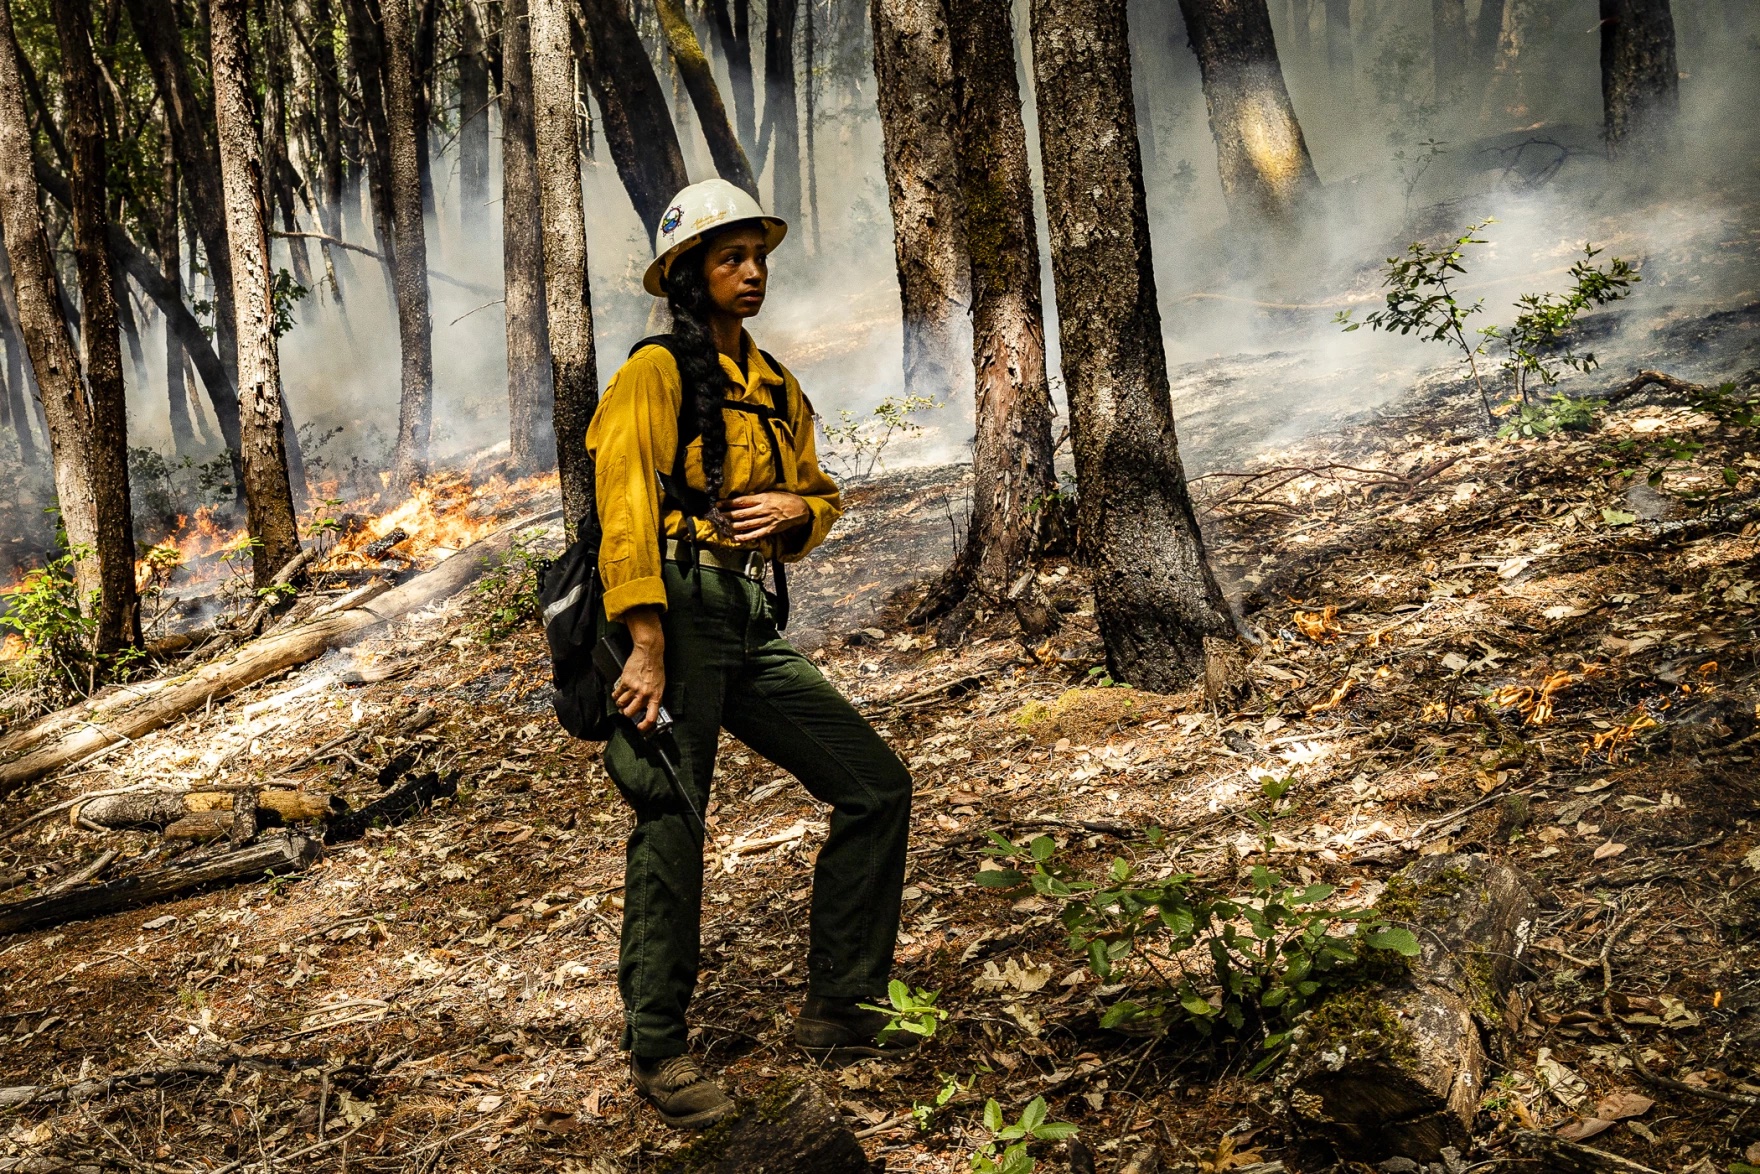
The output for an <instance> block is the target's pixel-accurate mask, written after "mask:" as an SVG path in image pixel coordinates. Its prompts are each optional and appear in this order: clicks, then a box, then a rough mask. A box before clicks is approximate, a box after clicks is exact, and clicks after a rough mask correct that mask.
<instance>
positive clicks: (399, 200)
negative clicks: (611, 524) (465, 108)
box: [380, 0, 434, 492]
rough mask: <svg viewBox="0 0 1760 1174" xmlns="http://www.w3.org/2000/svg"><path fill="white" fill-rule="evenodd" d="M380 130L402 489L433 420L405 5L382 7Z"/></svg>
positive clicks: (397, 0)
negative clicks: (398, 365) (393, 291)
mask: <svg viewBox="0 0 1760 1174" xmlns="http://www.w3.org/2000/svg"><path fill="white" fill-rule="evenodd" d="M380 12H381V14H382V15H383V17H384V20H385V66H386V68H385V81H386V86H385V127H386V133H387V135H388V136H389V139H390V155H391V176H390V179H391V225H392V232H393V238H392V239H393V247H394V248H395V250H396V260H395V262H394V263H393V265H392V276H393V277H394V278H395V280H396V283H397V335H398V341H399V343H400V344H401V348H402V352H403V394H402V396H401V398H400V399H399V401H398V411H397V450H396V452H395V453H394V454H393V456H392V461H391V484H392V487H393V488H394V489H396V490H398V491H400V492H401V491H402V490H404V489H407V488H408V486H409V484H410V483H411V482H412V481H416V480H419V479H420V478H421V477H422V475H423V474H425V473H426V472H427V471H428V429H429V425H430V424H431V423H432V421H433V415H434V338H433V334H434V327H433V323H432V322H431V321H430V319H429V317H428V240H427V232H426V229H425V227H424V223H423V213H422V166H421V157H420V150H419V146H418V140H419V139H420V137H421V135H422V133H423V129H422V127H421V124H419V123H418V122H417V121H416V93H415V90H416V77H415V71H414V64H415V59H414V56H413V52H414V51H413V48H412V41H411V37H412V35H413V33H414V29H413V28H412V27H411V23H410V11H409V0H383V2H382V3H381V4H380Z"/></svg>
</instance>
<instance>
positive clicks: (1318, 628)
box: [1291, 607, 1344, 644]
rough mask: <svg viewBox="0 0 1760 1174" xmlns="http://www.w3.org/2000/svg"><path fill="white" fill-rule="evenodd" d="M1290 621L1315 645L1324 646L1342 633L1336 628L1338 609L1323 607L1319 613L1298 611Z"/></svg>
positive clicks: (1340, 629) (1341, 630)
mask: <svg viewBox="0 0 1760 1174" xmlns="http://www.w3.org/2000/svg"><path fill="white" fill-rule="evenodd" d="M1291 621H1292V622H1293V623H1294V624H1295V626H1296V628H1297V629H1299V630H1300V631H1301V633H1302V635H1304V636H1306V637H1307V638H1308V639H1310V640H1312V641H1313V642H1314V643H1316V644H1325V643H1327V642H1328V641H1329V640H1331V639H1332V637H1333V636H1334V635H1335V634H1338V633H1341V632H1343V631H1344V629H1343V628H1341V627H1339V626H1338V608H1337V607H1324V608H1321V609H1320V610H1319V611H1298V612H1297V613H1296V614H1295V615H1294V616H1292V617H1291Z"/></svg>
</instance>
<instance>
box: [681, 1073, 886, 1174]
mask: <svg viewBox="0 0 1760 1174" xmlns="http://www.w3.org/2000/svg"><path fill="white" fill-rule="evenodd" d="M664 1169H665V1171H666V1174H869V1172H870V1171H871V1170H872V1169H873V1167H872V1166H871V1165H869V1163H868V1156H867V1155H866V1154H865V1153H863V1152H862V1146H861V1143H860V1142H858V1141H857V1140H856V1135H855V1134H853V1133H851V1132H850V1131H849V1129H848V1128H847V1127H845V1125H844V1124H843V1122H842V1121H841V1120H840V1119H839V1118H838V1116H837V1111H836V1110H835V1109H833V1108H832V1107H831V1102H829V1101H827V1100H826V1099H825V1094H824V1093H822V1092H820V1091H819V1089H818V1087H817V1086H815V1085H813V1084H811V1083H809V1082H807V1081H799V1082H795V1081H790V1080H778V1081H776V1082H774V1083H773V1084H771V1085H770V1086H769V1087H768V1088H767V1089H765V1090H764V1092H763V1094H762V1095H760V1096H759V1097H758V1099H757V1100H755V1101H752V1102H749V1103H748V1102H741V1104H740V1107H739V1110H738V1112H736V1113H735V1114H734V1115H733V1116H731V1117H728V1118H726V1119H724V1120H723V1121H721V1122H720V1123H719V1124H717V1125H716V1126H715V1127H714V1128H712V1129H710V1130H709V1131H708V1132H707V1133H705V1134H703V1136H702V1137H700V1138H698V1139H697V1140H696V1141H695V1142H693V1143H691V1145H690V1146H689V1147H688V1148H686V1149H684V1150H682V1151H680V1153H679V1154H678V1156H677V1157H675V1158H674V1159H673V1160H672V1162H671V1163H670V1164H668V1165H667V1166H666V1167H664Z"/></svg>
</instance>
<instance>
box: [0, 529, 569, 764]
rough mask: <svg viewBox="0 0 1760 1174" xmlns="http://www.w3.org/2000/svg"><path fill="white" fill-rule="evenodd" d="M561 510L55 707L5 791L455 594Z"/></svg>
mask: <svg viewBox="0 0 1760 1174" xmlns="http://www.w3.org/2000/svg"><path fill="white" fill-rule="evenodd" d="M559 514H560V511H552V512H550V513H546V514H542V515H539V516H536V517H531V518H524V519H521V520H520V521H518V522H514V523H512V524H510V525H507V526H504V527H502V528H501V529H500V530H497V531H496V532H495V533H493V534H491V535H489V536H488V537H486V538H482V539H479V540H478V541H476V542H473V543H471V544H470V545H469V546H467V547H465V548H464V549H463V550H461V551H459V552H458V553H457V554H455V555H453V556H452V557H451V558H449V559H447V560H446V561H445V562H443V563H441V564H440V565H439V566H437V567H435V568H434V569H433V570H431V571H428V572H426V573H425V574H422V575H418V576H416V577H415V578H413V579H411V580H410V581H409V582H407V583H404V584H403V585H402V586H399V587H396V588H393V589H392V590H390V591H388V592H386V593H385V594H384V595H381V596H380V597H379V598H378V599H376V600H374V601H373V603H372V605H371V606H359V607H352V608H349V609H348V610H347V611H339V612H331V613H328V614H325V615H323V616H321V617H320V618H317V619H314V620H312V621H311V622H309V623H306V624H302V625H300V626H298V627H295V628H290V629H288V630H287V631H284V632H276V633H274V634H272V635H269V636H265V637H263V638H262V639H260V640H255V641H253V642H251V643H249V644H246V645H245V646H243V647H242V648H239V649H238V650H237V651H236V652H234V653H233V654H232V655H230V656H227V657H225V658H223V659H221V660H217V661H214V662H212V663H210V664H207V665H204V666H202V667H201V668H199V669H195V670H193V671H191V672H188V673H184V674H182V675H181V676H178V677H173V678H171V679H170V680H168V681H166V682H164V683H154V685H153V687H150V688H149V687H145V686H143V687H140V688H137V689H133V690H130V691H126V692H125V695H124V696H123V697H122V698H121V699H120V700H119V701H118V702H117V703H115V704H109V703H100V704H99V705H96V706H81V707H76V709H75V710H73V711H63V713H62V714H52V715H50V716H49V717H48V718H45V719H44V720H43V721H41V722H38V723H37V725H36V726H35V727H33V730H42V731H44V733H45V738H46V742H47V744H42V743H40V742H36V741H16V740H15V741H14V743H13V744H14V747H15V749H20V750H25V753H24V754H23V755H22V756H21V757H19V758H16V759H14V760H13V761H11V762H8V763H7V764H5V765H4V766H0V798H4V797H5V796H7V795H9V794H10V793H11V792H12V791H14V790H16V789H17V788H19V787H21V786H23V785H25V784H26V783H32V782H35V781H36V780H38V779H40V778H43V777H44V776H45V775H48V774H52V773H53V772H55V771H57V770H60V769H61V768H63V767H65V766H70V765H72V764H73V763H76V762H79V761H81V760H82V759H84V758H86V757H88V756H90V755H92V754H96V753H98V752H99V751H101V750H104V749H106V748H108V747H110V746H113V745H115V744H117V743H118V742H126V741H132V740H134V739H136V738H139V737H141V736H142V735H144V734H148V733H151V732H152V731H153V730H156V729H159V728H160V727H162V726H165V725H169V724H170V723H171V722H174V721H176V720H177V719H178V718H180V717H183V716H184V715H185V714H188V713H192V712H194V711H195V710H197V709H200V708H202V707H203V706H204V705H207V704H208V703H210V702H212V701H219V700H222V699H224V698H227V697H230V696H232V695H233V694H234V693H237V692H238V691H240V690H241V689H246V688H249V687H250V686H252V685H255V684H257V683H258V682H260V681H264V680H267V679H268V678H270V677H272V676H275V675H277V674H279V673H284V672H286V671H287V670H288V669H291V668H296V667H298V666H299V665H302V664H305V663H306V662H307V661H310V660H314V659H316V658H317V657H319V656H321V655H323V654H324V653H325V652H327V651H329V650H330V649H331V648H333V647H335V646H336V645H338V644H340V643H341V642H343V641H344V640H347V639H354V638H358V637H359V636H360V635H361V634H362V633H364V632H365V631H366V630H368V629H370V628H373V627H376V626H378V625H379V624H383V623H385V622H387V621H389V620H394V619H397V618H398V617H400V616H403V615H406V614H408V613H410V612H413V611H416V610H418V609H420V608H423V607H426V606H428V605H429V604H432V603H438V602H440V601H441V600H444V599H448V598H450V597H451V596H453V595H455V594H457V593H458V592H459V591H461V590H462V589H463V588H465V587H466V586H468V585H469V584H471V583H472V582H474V581H475V580H476V579H478V578H479V577H480V576H481V575H482V574H483V573H484V572H485V571H487V570H488V569H489V568H490V566H491V565H493V562H494V560H495V559H496V558H498V557H500V556H501V555H503V554H505V553H506V552H507V550H508V549H509V548H510V547H512V545H513V544H514V542H515V540H516V539H518V538H519V537H520V535H521V534H522V533H523V532H525V531H526V530H529V529H530V528H531V527H532V526H534V525H537V524H539V523H542V522H547V521H550V520H552V519H554V518H556V517H557V516H559Z"/></svg>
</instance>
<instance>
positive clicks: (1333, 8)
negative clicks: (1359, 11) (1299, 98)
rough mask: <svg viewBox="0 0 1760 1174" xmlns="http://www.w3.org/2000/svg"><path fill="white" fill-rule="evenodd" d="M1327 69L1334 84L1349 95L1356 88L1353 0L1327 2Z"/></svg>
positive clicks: (1327, 0)
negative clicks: (1352, 20)
mask: <svg viewBox="0 0 1760 1174" xmlns="http://www.w3.org/2000/svg"><path fill="white" fill-rule="evenodd" d="M1326 67H1327V69H1328V70H1329V71H1330V72H1331V74H1332V84H1333V86H1334V87H1335V88H1336V89H1337V90H1338V91H1339V92H1340V93H1345V94H1348V93H1350V92H1351V90H1352V89H1353V88H1354V86H1355V82H1356V75H1357V51H1356V47H1355V46H1354V45H1353V44H1352V43H1351V0H1326Z"/></svg>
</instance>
